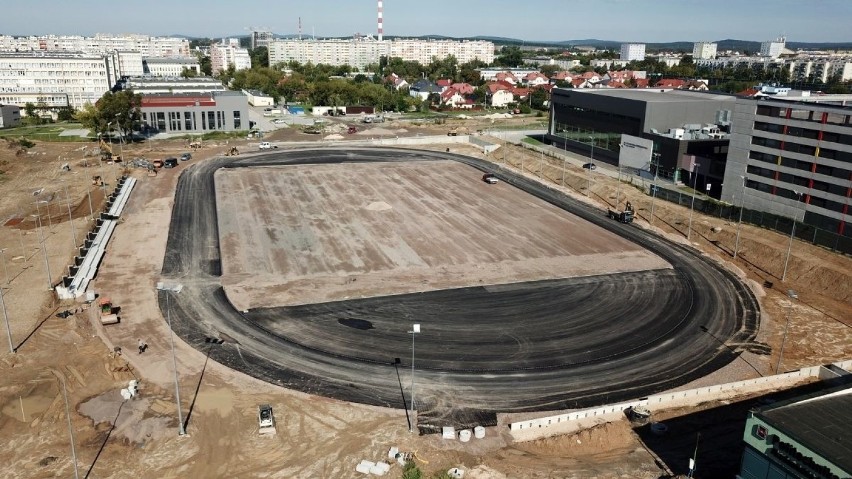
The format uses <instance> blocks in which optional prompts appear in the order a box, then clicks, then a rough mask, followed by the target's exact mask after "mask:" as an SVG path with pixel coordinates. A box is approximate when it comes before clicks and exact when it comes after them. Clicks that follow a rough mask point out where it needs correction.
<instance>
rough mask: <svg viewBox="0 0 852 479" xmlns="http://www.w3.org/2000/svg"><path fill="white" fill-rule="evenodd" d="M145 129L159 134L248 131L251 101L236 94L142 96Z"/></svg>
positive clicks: (160, 94) (232, 92)
mask: <svg viewBox="0 0 852 479" xmlns="http://www.w3.org/2000/svg"><path fill="white" fill-rule="evenodd" d="M140 109H141V110H142V125H143V126H142V129H143V131H145V132H152V131H153V132H159V133H191V134H200V133H209V132H213V131H248V129H249V117H248V101H247V100H246V95H245V94H243V93H242V92H236V91H215V92H211V93H182V94H170V93H154V94H146V95H143V96H142V105H141V108H140Z"/></svg>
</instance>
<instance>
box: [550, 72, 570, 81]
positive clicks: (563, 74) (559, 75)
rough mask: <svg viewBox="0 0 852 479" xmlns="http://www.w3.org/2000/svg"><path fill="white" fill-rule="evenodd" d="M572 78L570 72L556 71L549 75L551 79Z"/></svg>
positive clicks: (568, 79)
mask: <svg viewBox="0 0 852 479" xmlns="http://www.w3.org/2000/svg"><path fill="white" fill-rule="evenodd" d="M573 78H574V75H573V74H572V73H571V72H556V73H554V74H553V76H552V77H550V79H551V80H553V81H570V80H572V79H573Z"/></svg>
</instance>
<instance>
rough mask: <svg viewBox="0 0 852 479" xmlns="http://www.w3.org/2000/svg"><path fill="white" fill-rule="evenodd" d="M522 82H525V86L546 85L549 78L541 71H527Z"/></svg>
mask: <svg viewBox="0 0 852 479" xmlns="http://www.w3.org/2000/svg"><path fill="white" fill-rule="evenodd" d="M524 83H526V84H527V86H530V87H533V86H539V85H547V84H548V83H550V79H549V78H547V77H546V76H545V75H544V74H543V73H541V72H532V73H527V74H526V76H524Z"/></svg>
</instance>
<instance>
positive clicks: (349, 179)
mask: <svg viewBox="0 0 852 479" xmlns="http://www.w3.org/2000/svg"><path fill="white" fill-rule="evenodd" d="M479 176H480V173H479V172H478V171H477V170H476V169H474V168H471V167H469V166H466V165H461V164H458V163H456V162H451V161H441V162H428V161H427V162H406V163H372V164H346V163H344V164H335V165H295V166H284V167H274V168H272V167H264V168H252V169H245V168H240V169H228V170H219V171H218V172H217V173H216V196H217V205H219V210H218V218H219V225H220V226H219V233H220V240H221V244H222V245H223V247H222V248H223V270H224V273H225V274H224V278H223V283H224V284H225V286H226V291H227V292H228V295H229V298H230V299H231V301H232V303H234V305H235V306H236V307H237V309H253V308H257V307H270V306H281V305H287V304H304V303H315V302H321V301H333V300H339V299H345V298H356V297H366V296H378V295H386V294H401V293H412V292H420V291H428V290H435V289H446V288H452V287H465V286H474V285H482V284H502V283H509V282H518V281H535V280H543V279H555V278H568V277H576V276H589V275H596V274H608V273H615V272H628V271H642V270H648V269H663V268H668V267H670V266H669V265H668V263H666V262H665V261H663V260H662V259H661V258H659V257H657V256H655V255H653V254H651V253H649V252H647V251H645V250H643V249H641V248H639V247H638V246H636V245H634V244H632V243H630V242H629V241H627V240H624V239H622V238H620V237H618V236H617V235H615V234H612V233H610V232H608V231H606V230H604V229H603V228H599V227H597V226H594V225H592V224H589V223H587V222H585V221H583V220H581V219H579V218H577V217H575V216H573V215H570V214H568V213H566V212H565V211H563V210H561V209H559V208H556V207H555V206H553V205H551V204H549V203H546V202H544V201H541V200H539V199H537V198H534V197H531V196H529V195H526V194H523V193H522V192H521V191H520V190H518V189H516V188H513V187H511V186H509V185H506V184H505V183H498V184H496V185H489V184H487V183H485V182H483V181H481V180H480V178H479ZM246 212H251V213H250V214H247V213H246ZM410 218H417V221H416V222H414V221H411V220H410Z"/></svg>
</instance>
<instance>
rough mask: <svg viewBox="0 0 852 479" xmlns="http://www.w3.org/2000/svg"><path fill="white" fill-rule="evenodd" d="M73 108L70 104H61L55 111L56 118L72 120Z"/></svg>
mask: <svg viewBox="0 0 852 479" xmlns="http://www.w3.org/2000/svg"><path fill="white" fill-rule="evenodd" d="M74 113H75V112H74V108H73V107H70V106H63V107H62V108H60V109H59V110H57V111H56V118H57V119H58V120H59V121H73V120H74Z"/></svg>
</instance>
